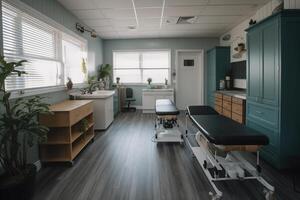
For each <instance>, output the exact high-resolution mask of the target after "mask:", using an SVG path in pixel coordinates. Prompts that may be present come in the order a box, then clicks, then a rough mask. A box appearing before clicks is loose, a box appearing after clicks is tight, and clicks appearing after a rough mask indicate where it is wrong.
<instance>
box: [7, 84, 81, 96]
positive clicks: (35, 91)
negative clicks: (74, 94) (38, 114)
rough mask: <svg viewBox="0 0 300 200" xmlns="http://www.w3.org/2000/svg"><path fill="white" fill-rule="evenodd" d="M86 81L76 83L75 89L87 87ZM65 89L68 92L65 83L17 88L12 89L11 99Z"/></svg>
mask: <svg viewBox="0 0 300 200" xmlns="http://www.w3.org/2000/svg"><path fill="white" fill-rule="evenodd" d="M85 86H86V84H85V83H80V84H74V86H73V89H80V88H82V87H85ZM60 91H65V92H66V93H67V91H68V90H67V88H66V87H65V86H63V85H61V86H54V87H43V88H34V89H25V90H15V91H11V95H10V99H17V98H23V97H29V96H35V95H42V94H47V93H53V92H60Z"/></svg>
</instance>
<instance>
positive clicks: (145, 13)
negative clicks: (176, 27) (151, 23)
mask: <svg viewBox="0 0 300 200" xmlns="http://www.w3.org/2000/svg"><path fill="white" fill-rule="evenodd" d="M136 12H137V16H138V18H147V17H148V18H159V17H161V12H162V8H137V9H136Z"/></svg>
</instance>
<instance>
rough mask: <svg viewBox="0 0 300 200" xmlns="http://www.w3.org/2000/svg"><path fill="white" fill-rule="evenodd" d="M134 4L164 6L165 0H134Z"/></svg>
mask: <svg viewBox="0 0 300 200" xmlns="http://www.w3.org/2000/svg"><path fill="white" fill-rule="evenodd" d="M134 4H135V7H137V8H149V7H150V8H151V7H152V8H153V7H162V6H163V0H134Z"/></svg>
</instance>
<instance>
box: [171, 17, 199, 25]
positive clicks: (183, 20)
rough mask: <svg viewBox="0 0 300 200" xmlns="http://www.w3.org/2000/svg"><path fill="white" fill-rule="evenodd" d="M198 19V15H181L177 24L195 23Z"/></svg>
mask: <svg viewBox="0 0 300 200" xmlns="http://www.w3.org/2000/svg"><path fill="white" fill-rule="evenodd" d="M196 21H197V17H196V16H186V17H179V18H178V20H177V23H176V24H194V23H195V22H196Z"/></svg>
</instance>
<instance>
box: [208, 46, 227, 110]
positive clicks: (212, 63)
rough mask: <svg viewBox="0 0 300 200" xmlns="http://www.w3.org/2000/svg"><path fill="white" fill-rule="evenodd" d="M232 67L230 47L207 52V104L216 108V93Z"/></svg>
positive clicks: (216, 48)
mask: <svg viewBox="0 0 300 200" xmlns="http://www.w3.org/2000/svg"><path fill="white" fill-rule="evenodd" d="M229 67H230V47H215V48H213V49H210V50H209V51H207V104H208V105H210V106H211V107H214V106H215V96H214V93H215V91H216V90H217V89H219V82H220V80H222V79H225V75H226V72H227V70H228V69H229Z"/></svg>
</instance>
